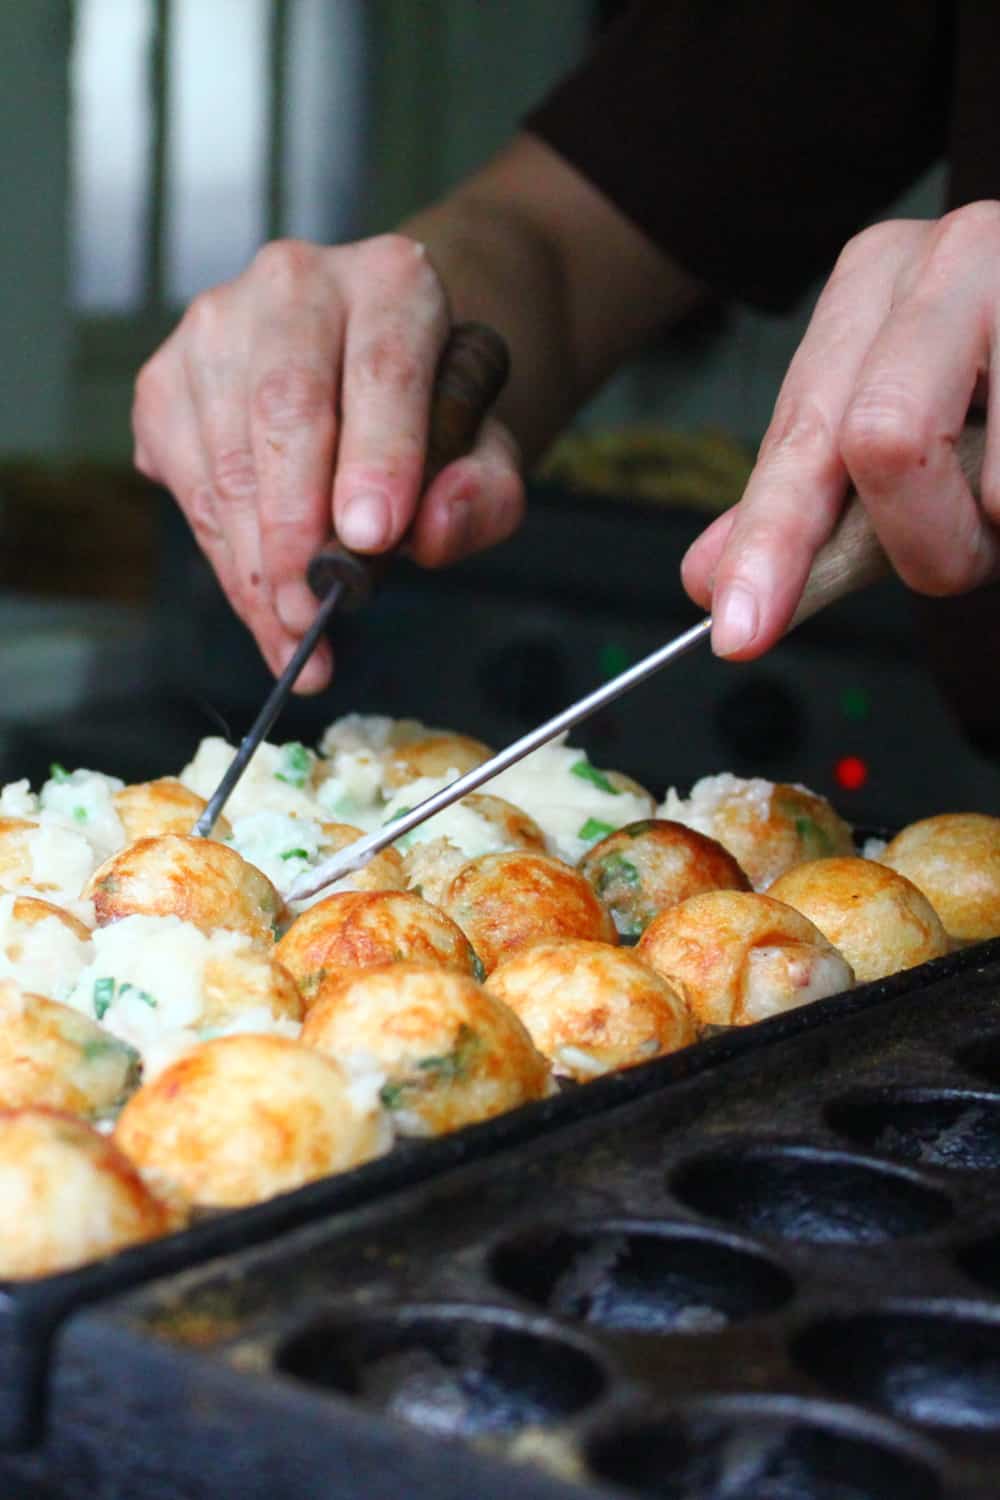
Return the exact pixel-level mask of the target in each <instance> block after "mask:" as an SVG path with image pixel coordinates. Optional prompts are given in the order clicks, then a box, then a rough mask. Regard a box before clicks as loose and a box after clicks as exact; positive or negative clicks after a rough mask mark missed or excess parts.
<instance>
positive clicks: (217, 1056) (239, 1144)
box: [114, 1035, 391, 1208]
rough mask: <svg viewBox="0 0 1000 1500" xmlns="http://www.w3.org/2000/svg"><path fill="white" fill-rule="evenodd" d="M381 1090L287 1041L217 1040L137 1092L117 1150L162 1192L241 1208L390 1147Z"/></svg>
mask: <svg viewBox="0 0 1000 1500" xmlns="http://www.w3.org/2000/svg"><path fill="white" fill-rule="evenodd" d="M390 1136H391V1131H390V1129H389V1125H388V1120H387V1117H386V1114H385V1111H384V1110H383V1109H382V1106H381V1105H380V1104H379V1101H378V1097H377V1092H376V1090H375V1089H374V1087H373V1089H372V1090H371V1091H370V1095H366V1094H365V1093H364V1091H363V1090H361V1089H359V1088H357V1087H352V1080H350V1079H349V1078H348V1076H347V1074H346V1073H345V1072H344V1071H343V1070H342V1069H341V1068H340V1067H339V1066H338V1065H337V1064H336V1063H335V1062H333V1061H332V1059H330V1058H329V1057H324V1056H322V1055H321V1054H320V1053H318V1052H316V1051H314V1050H313V1049H311V1048H309V1047H303V1046H300V1044H299V1043H298V1042H293V1041H290V1040H288V1038H286V1037H279V1036H256V1035H240V1036H226V1037H218V1038H216V1039H215V1040H214V1041H210V1042H205V1043H203V1044H202V1045H201V1046H200V1047H196V1048H195V1049H194V1050H193V1051H191V1052H188V1053H187V1054H186V1055H185V1056H183V1057H181V1058H180V1059H179V1060H178V1061H177V1062H175V1063H173V1064H172V1065H171V1066H170V1067H168V1068H165V1069H164V1070H163V1072H162V1073H160V1074H159V1075H158V1076H157V1077H156V1078H155V1079H154V1080H153V1081H152V1082H151V1083H147V1084H145V1085H144V1086H143V1087H142V1088H141V1089H139V1091H138V1093H136V1094H133V1095H132V1098H131V1099H130V1100H129V1102H128V1104H126V1106H125V1108H124V1110H123V1111H122V1113H121V1115H120V1116H119V1119H118V1123H117V1125H116V1126H115V1134H114V1139H115V1144H116V1145H117V1146H118V1147H119V1148H120V1149H121V1150H122V1151H124V1152H125V1154H126V1155H127V1156H128V1157H129V1159H130V1160H131V1161H132V1162H134V1164H135V1165H136V1166H137V1167H138V1168H139V1170H140V1171H141V1172H142V1174H143V1176H144V1178H145V1179H146V1180H147V1181H148V1182H150V1183H152V1184H153V1185H154V1187H156V1188H157V1190H158V1191H161V1192H162V1193H163V1196H165V1197H167V1196H170V1197H176V1198H178V1199H180V1200H183V1201H186V1202H188V1203H190V1204H192V1205H194V1206H198V1207H204V1208H221V1207H238V1206H240V1205H243V1204H247V1203H257V1202H259V1201H260V1200H262V1199H264V1198H271V1197H273V1196H274V1194H275V1193H283V1192H287V1191H288V1190H289V1189H291V1188H296V1187H300V1186H301V1185H302V1184H303V1183H305V1182H312V1181H314V1180H315V1179H316V1178H318V1177H325V1176H326V1175H327V1174H328V1173H330V1172H343V1171H345V1170H346V1169H347V1168H348V1167H354V1166H357V1165H359V1164H360V1163H361V1162H364V1161H368V1160H370V1159H371V1158H372V1157H373V1156H378V1155H379V1154H380V1153H381V1152H382V1151H384V1150H386V1149H387V1147H388V1145H389V1141H390Z"/></svg>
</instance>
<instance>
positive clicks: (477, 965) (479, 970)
mask: <svg viewBox="0 0 1000 1500" xmlns="http://www.w3.org/2000/svg"><path fill="white" fill-rule="evenodd" d="M469 955H470V957H471V958H472V977H473V979H475V980H477V981H478V983H479V984H483V983H484V982H485V980H486V965H485V964H484V963H483V961H482V959H481V958H480V957H479V954H478V953H477V952H476V950H475V948H470V949H469Z"/></svg>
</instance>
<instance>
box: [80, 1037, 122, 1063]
mask: <svg viewBox="0 0 1000 1500" xmlns="http://www.w3.org/2000/svg"><path fill="white" fill-rule="evenodd" d="M122 1050H123V1049H122V1047H121V1045H120V1043H118V1042H117V1041H114V1040H113V1039H112V1038H110V1037H109V1038H107V1039H105V1038H103V1037H102V1038H99V1039H95V1040H94V1041H90V1042H84V1044H83V1060H84V1062H97V1061H98V1060H99V1059H100V1058H102V1057H114V1056H115V1054H116V1053H119V1052H121V1051H122Z"/></svg>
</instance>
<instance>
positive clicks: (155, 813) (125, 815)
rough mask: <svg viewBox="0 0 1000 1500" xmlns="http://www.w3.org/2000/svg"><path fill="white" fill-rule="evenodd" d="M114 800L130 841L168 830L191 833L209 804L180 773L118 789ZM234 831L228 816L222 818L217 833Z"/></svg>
mask: <svg viewBox="0 0 1000 1500" xmlns="http://www.w3.org/2000/svg"><path fill="white" fill-rule="evenodd" d="M111 800H112V802H113V803H114V807H115V812H116V813H117V814H118V818H119V821H120V822H121V825H122V827H123V828H124V830H125V838H126V841H127V842H128V843H130V844H134V843H135V841H136V839H151V838H159V837H160V836H161V835H162V834H164V833H179V834H186V833H190V832H191V830H192V828H193V827H194V825H195V824H196V823H197V821H198V819H199V818H200V817H201V815H202V813H203V812H204V811H205V808H206V807H207V806H208V804H207V802H206V801H205V798H204V797H199V796H198V793H197V792H192V791H191V789H190V787H186V786H185V785H184V783H183V781H180V780H178V778H177V777H176V776H161V777H160V778H159V780H158V781H141V782H136V783H135V784H134V785H132V786H126V787H123V788H122V790H121V791H120V792H115V794H114V796H113V797H112V799H111ZM231 832H232V830H231V829H230V826H229V824H228V823H227V821H226V819H225V818H221V817H220V818H219V820H218V822H217V823H216V825H215V828H214V830H213V836H214V837H215V838H217V839H226V838H228V837H229V836H230V833H231Z"/></svg>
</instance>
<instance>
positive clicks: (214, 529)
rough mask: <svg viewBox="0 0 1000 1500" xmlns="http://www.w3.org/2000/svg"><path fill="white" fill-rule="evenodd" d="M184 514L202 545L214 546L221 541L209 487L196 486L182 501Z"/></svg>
mask: <svg viewBox="0 0 1000 1500" xmlns="http://www.w3.org/2000/svg"><path fill="white" fill-rule="evenodd" d="M184 513H185V515H186V516H187V518H188V522H189V524H190V526H191V530H192V531H193V532H194V534H195V536H196V537H197V538H198V540H199V542H201V543H202V544H203V545H206V544H207V545H209V546H211V545H214V544H215V543H216V542H219V541H221V539H222V535H223V533H222V527H221V526H220V525H219V517H218V515H217V513H216V509H215V494H214V492H213V490H212V487H211V485H208V484H200V485H196V486H195V488H194V489H192V490H191V491H190V492H189V493H188V495H187V496H186V497H185V499H184Z"/></svg>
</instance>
